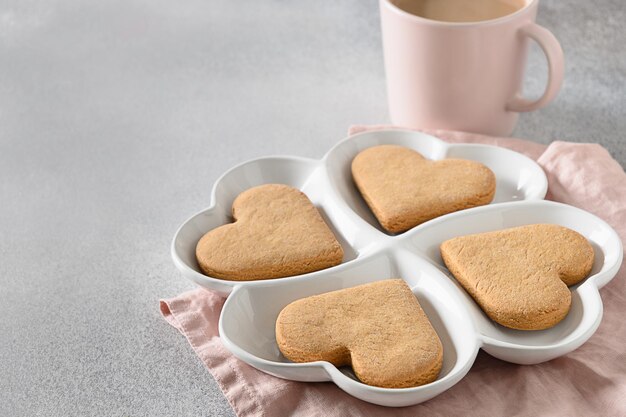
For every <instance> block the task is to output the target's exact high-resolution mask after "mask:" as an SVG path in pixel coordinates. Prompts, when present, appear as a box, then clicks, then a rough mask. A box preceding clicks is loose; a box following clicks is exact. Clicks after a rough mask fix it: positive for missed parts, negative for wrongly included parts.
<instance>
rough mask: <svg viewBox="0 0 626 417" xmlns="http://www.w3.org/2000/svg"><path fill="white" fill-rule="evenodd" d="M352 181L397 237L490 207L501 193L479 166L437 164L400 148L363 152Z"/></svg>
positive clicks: (461, 162)
mask: <svg viewBox="0 0 626 417" xmlns="http://www.w3.org/2000/svg"><path fill="white" fill-rule="evenodd" d="M352 177H353V178H354V182H355V183H356V186H357V188H358V189H359V191H360V192H361V195H362V196H363V198H364V199H365V201H366V202H367V205H368V206H369V207H370V209H371V210H372V212H373V213H374V215H375V216H376V218H377V219H378V221H379V222H380V224H381V225H382V226H383V228H385V230H387V231H388V232H391V233H400V232H404V231H406V230H409V229H410V228H412V227H415V226H417V225H418V224H420V223H423V222H425V221H427V220H430V219H434V218H435V217H439V216H442V215H444V214H448V213H452V212H454V211H458V210H463V209H467V208H471V207H476V206H481V205H484V204H489V203H490V202H491V200H493V196H494V194H495V192H496V177H495V175H494V174H493V172H491V170H490V169H489V168H487V167H486V166H484V165H483V164H481V163H479V162H475V161H469V160H465V159H443V160H440V161H431V160H428V159H425V158H424V157H423V156H422V155H421V154H420V153H418V152H416V151H414V150H412V149H409V148H405V147H403V146H397V145H380V146H374V147H371V148H368V149H366V150H364V151H362V152H360V153H359V154H358V155H357V156H356V157H355V158H354V160H353V161H352Z"/></svg>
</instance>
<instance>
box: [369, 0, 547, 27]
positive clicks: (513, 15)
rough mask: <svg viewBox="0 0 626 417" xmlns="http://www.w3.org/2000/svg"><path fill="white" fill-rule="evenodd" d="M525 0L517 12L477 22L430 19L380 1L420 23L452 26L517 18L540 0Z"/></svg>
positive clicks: (499, 21)
mask: <svg viewBox="0 0 626 417" xmlns="http://www.w3.org/2000/svg"><path fill="white" fill-rule="evenodd" d="M524 1H525V2H526V4H525V5H524V7H522V8H520V9H519V10H516V11H515V12H513V13H511V14H507V15H504V16H501V17H497V18H495V19H488V20H477V21H475V22H446V21H443V20H434V19H428V18H426V17H422V16H418V15H415V14H412V13H409V12H407V11H405V10H402V9H401V8H400V7H398V6H396V5H395V4H394V3H393V2H392V0H380V2H381V3H384V5H385V6H386V7H388V8H389V9H390V10H391V11H392V12H394V13H396V14H399V15H400V16H402V17H405V18H409V19H413V20H416V21H417V22H419V23H425V24H430V25H433V26H452V27H468V26H479V25H492V24H499V23H505V22H507V21H509V20H513V19H515V18H516V17H517V16H518V15H521V14H523V13H524V12H525V11H526V10H528V9H529V8H530V7H531V6H532V5H534V4H535V3H537V2H538V1H539V0H524Z"/></svg>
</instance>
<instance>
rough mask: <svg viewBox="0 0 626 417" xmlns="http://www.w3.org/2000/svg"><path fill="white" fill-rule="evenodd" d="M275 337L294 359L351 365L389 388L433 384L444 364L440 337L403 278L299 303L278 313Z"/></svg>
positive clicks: (367, 378) (372, 382) (373, 382)
mask: <svg viewBox="0 0 626 417" xmlns="http://www.w3.org/2000/svg"><path fill="white" fill-rule="evenodd" d="M276 341H277V342H278V347H279V349H280V351H281V352H282V354H283V355H284V356H285V357H286V358H287V359H289V360H291V361H293V362H313V361H328V362H330V363H332V364H333V365H335V366H346V365H352V368H353V370H354V373H355V374H356V376H357V377H358V378H359V379H360V380H361V381H362V382H364V383H366V384H369V385H374V386H378V387H385V388H406V387H414V386H417V385H423V384H427V383H429V382H432V381H434V380H435V379H436V378H437V375H438V374H439V371H440V370H441V366H442V363H443V362H442V361H443V347H442V346H441V341H440V340H439V336H437V333H436V332H435V330H434V329H433V327H432V325H431V324H430V322H429V321H428V317H426V314H424V311H423V310H422V308H421V307H420V305H419V303H418V302H417V299H416V298H415V296H414V295H413V293H412V292H411V289H410V288H409V287H408V286H407V285H406V283H405V282H404V281H403V280H401V279H389V280H384V281H378V282H373V283H370V284H365V285H359V286H358V287H353V288H347V289H343V290H338V291H333V292H329V293H326V294H321V295H315V296H312V297H307V298H303V299H300V300H297V301H294V302H293V303H291V304H289V305H288V306H287V307H285V308H284V309H283V310H282V311H281V312H280V314H279V315H278V319H277V320H276Z"/></svg>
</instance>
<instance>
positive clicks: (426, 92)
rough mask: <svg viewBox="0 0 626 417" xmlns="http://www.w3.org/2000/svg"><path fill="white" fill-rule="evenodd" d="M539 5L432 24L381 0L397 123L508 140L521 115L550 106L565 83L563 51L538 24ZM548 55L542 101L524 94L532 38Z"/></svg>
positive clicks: (529, 1)
mask: <svg viewBox="0 0 626 417" xmlns="http://www.w3.org/2000/svg"><path fill="white" fill-rule="evenodd" d="M537 5H538V0H525V5H524V7H522V8H521V9H519V10H517V11H516V12H514V13H512V14H509V15H507V16H503V17H500V18H498V19H493V20H485V21H480V22H463V23H451V22H442V21H436V20H430V19H425V18H422V17H418V16H415V15H413V14H410V13H407V12H405V11H403V10H401V9H399V8H398V7H397V6H395V5H394V4H393V3H392V0H380V9H381V21H382V33H383V48H384V54H385V71H386V74H387V94H388V99H389V112H390V115H391V121H392V123H393V124H395V125H399V126H406V127H414V128H441V129H450V130H463V131H467V132H476V133H484V134H489V135H497V136H507V135H509V134H511V132H512V131H513V128H514V127H515V124H516V123H517V118H518V113H519V112H527V111H532V110H536V109H539V108H541V107H543V106H545V105H547V104H548V103H549V102H550V101H551V100H552V99H553V98H554V97H555V96H556V95H557V93H558V91H559V88H560V87H561V82H562V81H563V51H562V50H561V46H560V45H559V42H558V41H557V40H556V38H555V37H554V35H552V33H550V32H549V31H548V30H546V29H544V28H543V27H541V26H539V25H537V24H535V16H536V15H537ZM529 38H530V39H532V40H534V41H535V42H537V43H538V44H539V46H540V47H541V48H542V49H543V52H544V53H545V54H546V57H547V58H548V68H549V72H550V75H549V78H548V85H547V87H546V90H545V92H544V94H543V95H542V96H541V97H540V98H539V99H538V100H533V101H531V100H527V99H524V98H522V97H521V95H520V90H521V87H522V77H523V73H524V67H525V65H526V54H527V50H528V39H529Z"/></svg>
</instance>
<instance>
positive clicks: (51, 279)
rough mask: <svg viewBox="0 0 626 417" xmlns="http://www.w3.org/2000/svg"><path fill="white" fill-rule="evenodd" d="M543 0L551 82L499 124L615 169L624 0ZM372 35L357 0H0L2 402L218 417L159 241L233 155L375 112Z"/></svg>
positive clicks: (49, 412)
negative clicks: (541, 100) (523, 111)
mask: <svg viewBox="0 0 626 417" xmlns="http://www.w3.org/2000/svg"><path fill="white" fill-rule="evenodd" d="M542 1H543V3H542V4H541V6H540V11H539V14H540V18H539V22H540V23H542V24H544V25H545V26H547V27H548V28H550V29H551V30H552V31H553V32H554V33H555V34H556V36H557V37H558V38H559V39H560V40H561V42H562V45H563V49H564V50H565V55H566V59H567V64H566V67H567V70H566V76H565V84H564V86H563V89H562V91H561V94H560V96H559V97H558V99H557V100H556V101H555V102H554V103H553V104H552V105H551V106H550V107H548V108H547V109H544V110H541V111H539V112H535V113H532V114H527V115H523V116H522V118H521V122H520V125H519V127H518V128H517V130H516V132H515V136H518V137H525V138H533V139H535V140H537V141H541V142H546V143H547V142H550V141H552V140H555V139H566V140H571V141H591V142H600V143H601V144H603V145H605V146H606V147H607V148H608V149H609V150H610V151H611V153H612V154H613V155H614V156H615V157H616V158H617V159H618V160H619V161H620V162H621V163H622V166H624V164H625V163H626V146H625V145H624V141H623V138H622V136H623V134H624V130H625V128H626V91H625V85H626V75H625V71H626V70H625V68H626V53H625V48H626V31H625V30H624V26H623V25H624V22H625V21H626V13H625V9H626V6H625V5H624V3H623V1H622V0H602V1H597V2H590V1H588V0H571V1H559V0H542ZM88 3H91V4H88ZM380 44H381V42H380V30H379V22H378V11H377V4H376V1H375V0H367V1H365V0H341V1H333V2H323V3H320V2H311V1H289V2H287V1H278V0H264V1H253V0H240V1H232V0H229V1H227V0H202V1H200V0H189V1H180V2H178V1H165V0H143V1H142V0H119V1H107V2H97V3H96V2H79V1H75V0H74V1H72V0H35V1H32V0H21V1H17V0H16V1H11V0H8V1H7V0H5V1H0V178H1V182H0V233H1V236H2V239H0V298H1V299H2V315H1V318H0V415H2V416H21V415H42V416H44V415H45V416H56V415H58V416H65V415H113V416H117V415H119V416H121V415H133V416H134V415H174V414H178V415H205V416H209V415H232V411H231V410H230V407H229V405H228V403H227V402H226V400H225V399H224V397H223V396H222V394H221V393H220V391H219V389H218V387H217V385H216V383H215V381H214V380H213V379H212V378H211V376H210V375H209V373H208V372H207V371H206V370H205V369H204V368H203V366H202V364H201V363H200V361H199V360H198V359H197V358H196V357H195V356H194V354H193V352H192V350H191V348H190V347H189V346H188V344H187V342H186V341H185V339H184V338H183V337H181V336H180V335H179V334H178V333H177V332H176V331H175V330H174V329H172V328H170V327H169V326H168V325H167V324H166V323H165V321H164V320H162V319H161V318H160V316H159V312H158V305H157V304H158V303H157V302H158V299H159V298H160V297H169V296H173V295H176V294H178V293H179V292H182V291H184V290H188V289H191V288H193V285H192V284H191V283H189V282H186V281H184V280H183V279H182V278H181V276H180V275H179V274H178V273H177V271H176V270H175V268H174V266H173V265H172V262H171V261H170V257H169V252H168V249H169V243H170V239H171V237H172V235H173V233H174V231H175V230H176V227H177V226H178V225H179V224H180V223H181V222H182V221H183V220H184V219H185V218H186V217H187V216H189V215H190V214H192V213H194V212H195V211H197V210H199V209H200V208H203V207H205V206H207V205H208V204H209V193H210V189H211V186H212V184H213V181H214V180H215V179H216V178H217V177H218V175H220V174H221V173H222V172H223V171H224V170H226V169H227V168H229V167H231V166H232V165H233V164H236V163H238V162H241V161H244V160H246V159H249V158H253V157H258V156H262V155H266V154H295V155H302V156H308V157H320V156H322V154H323V153H324V152H325V151H326V150H327V149H328V148H329V147H330V146H331V145H332V144H334V143H335V142H336V141H337V140H339V139H341V138H342V137H343V136H344V135H345V132H346V128H347V126H348V125H349V124H351V123H380V122H386V121H387V112H386V103H385V90H384V73H383V66H382V55H381V47H380ZM529 66H530V74H529V76H528V79H527V82H526V84H527V87H528V90H529V91H531V92H534V93H535V94H537V93H538V92H539V91H540V90H541V88H542V83H543V82H545V75H544V73H545V62H544V60H543V58H542V57H541V55H540V54H538V53H537V50H536V49H533V53H532V54H531V63H530V64H529Z"/></svg>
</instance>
